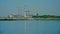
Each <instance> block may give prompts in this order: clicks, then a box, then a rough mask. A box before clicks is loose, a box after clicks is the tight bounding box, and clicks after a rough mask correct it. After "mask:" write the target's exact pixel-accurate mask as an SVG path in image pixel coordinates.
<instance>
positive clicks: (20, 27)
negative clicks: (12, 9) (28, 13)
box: [0, 20, 60, 34]
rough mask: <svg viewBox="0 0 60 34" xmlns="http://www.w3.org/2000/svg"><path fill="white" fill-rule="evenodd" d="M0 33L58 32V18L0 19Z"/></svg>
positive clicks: (59, 28) (59, 22)
mask: <svg viewBox="0 0 60 34" xmlns="http://www.w3.org/2000/svg"><path fill="white" fill-rule="evenodd" d="M0 34H60V20H5V21H0Z"/></svg>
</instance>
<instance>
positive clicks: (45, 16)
mask: <svg viewBox="0 0 60 34" xmlns="http://www.w3.org/2000/svg"><path fill="white" fill-rule="evenodd" d="M32 18H60V16H54V15H42V16H39V15H38V14H36V16H32Z"/></svg>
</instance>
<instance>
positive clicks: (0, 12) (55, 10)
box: [0, 0, 60, 16]
mask: <svg viewBox="0 0 60 34" xmlns="http://www.w3.org/2000/svg"><path fill="white" fill-rule="evenodd" d="M18 7H20V8H21V11H20V14H24V11H25V10H24V8H27V9H28V10H29V11H30V12H31V14H36V13H39V14H40V15H60V0H0V16H7V15H10V14H18Z"/></svg>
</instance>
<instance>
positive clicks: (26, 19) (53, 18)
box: [0, 18, 60, 21]
mask: <svg viewBox="0 0 60 34" xmlns="http://www.w3.org/2000/svg"><path fill="white" fill-rule="evenodd" d="M3 20H60V18H20V19H17V18H13V19H0V21H3Z"/></svg>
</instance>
